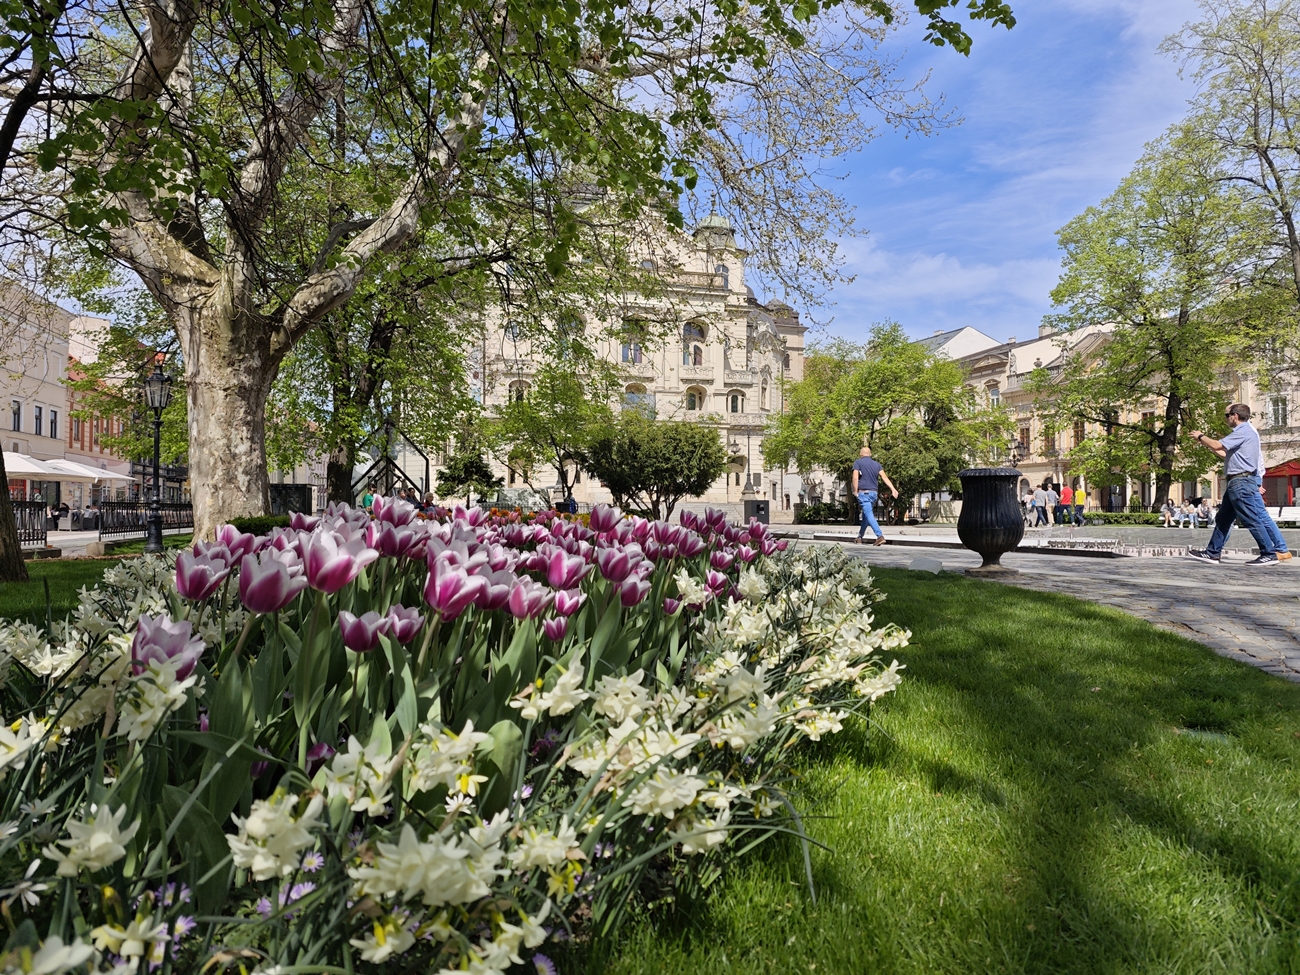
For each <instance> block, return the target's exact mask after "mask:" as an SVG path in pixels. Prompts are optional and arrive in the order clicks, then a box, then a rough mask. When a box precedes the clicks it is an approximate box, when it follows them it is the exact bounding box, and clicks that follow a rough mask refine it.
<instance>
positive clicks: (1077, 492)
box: [1074, 487, 1088, 528]
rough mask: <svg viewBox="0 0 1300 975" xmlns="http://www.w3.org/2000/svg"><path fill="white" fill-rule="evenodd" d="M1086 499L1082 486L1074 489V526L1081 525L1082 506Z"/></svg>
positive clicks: (1078, 526)
mask: <svg viewBox="0 0 1300 975" xmlns="http://www.w3.org/2000/svg"><path fill="white" fill-rule="evenodd" d="M1087 500H1088V495H1087V493H1086V492H1085V491H1084V490H1083V488H1081V487H1079V488H1075V489H1074V526H1075V527H1076V528H1080V527H1082V526H1083V506H1084V503H1085V502H1086V501H1087Z"/></svg>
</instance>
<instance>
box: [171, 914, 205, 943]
mask: <svg viewBox="0 0 1300 975" xmlns="http://www.w3.org/2000/svg"><path fill="white" fill-rule="evenodd" d="M198 926H199V922H198V921H196V920H194V918H192V917H190V916H189V915H188V914H182V915H181V916H180V917H178V918H177V919H176V923H175V925H173V926H172V940H173V941H175V942H176V943H177V944H180V941H181V938H183V937H185V936H186V935H187V934H189V933H190V932H191V931H193V930H194V929H195V928H197V927H198Z"/></svg>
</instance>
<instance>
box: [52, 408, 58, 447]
mask: <svg viewBox="0 0 1300 975" xmlns="http://www.w3.org/2000/svg"><path fill="white" fill-rule="evenodd" d="M50 436H51V437H53V438H54V439H55V440H58V439H59V411H58V410H50Z"/></svg>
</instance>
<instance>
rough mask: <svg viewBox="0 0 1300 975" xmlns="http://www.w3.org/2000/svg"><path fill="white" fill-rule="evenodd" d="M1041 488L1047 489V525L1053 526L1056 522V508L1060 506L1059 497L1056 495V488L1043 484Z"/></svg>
mask: <svg viewBox="0 0 1300 975" xmlns="http://www.w3.org/2000/svg"><path fill="white" fill-rule="evenodd" d="M1043 487H1045V488H1047V523H1048V524H1049V525H1054V524H1056V522H1057V520H1058V519H1057V517H1056V508H1057V505H1059V504H1060V501H1061V496H1060V495H1059V494H1057V493H1056V488H1055V487H1053V486H1052V485H1051V484H1044V485H1043Z"/></svg>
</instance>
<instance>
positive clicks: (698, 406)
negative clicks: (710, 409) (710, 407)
mask: <svg viewBox="0 0 1300 975" xmlns="http://www.w3.org/2000/svg"><path fill="white" fill-rule="evenodd" d="M704 398H705V393H704V390H703V389H701V388H700V387H699V386H692V387H690V388H689V389H687V390H686V409H687V410H689V411H690V412H692V413H694V412H698V411H699V410H702V409H704Z"/></svg>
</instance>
